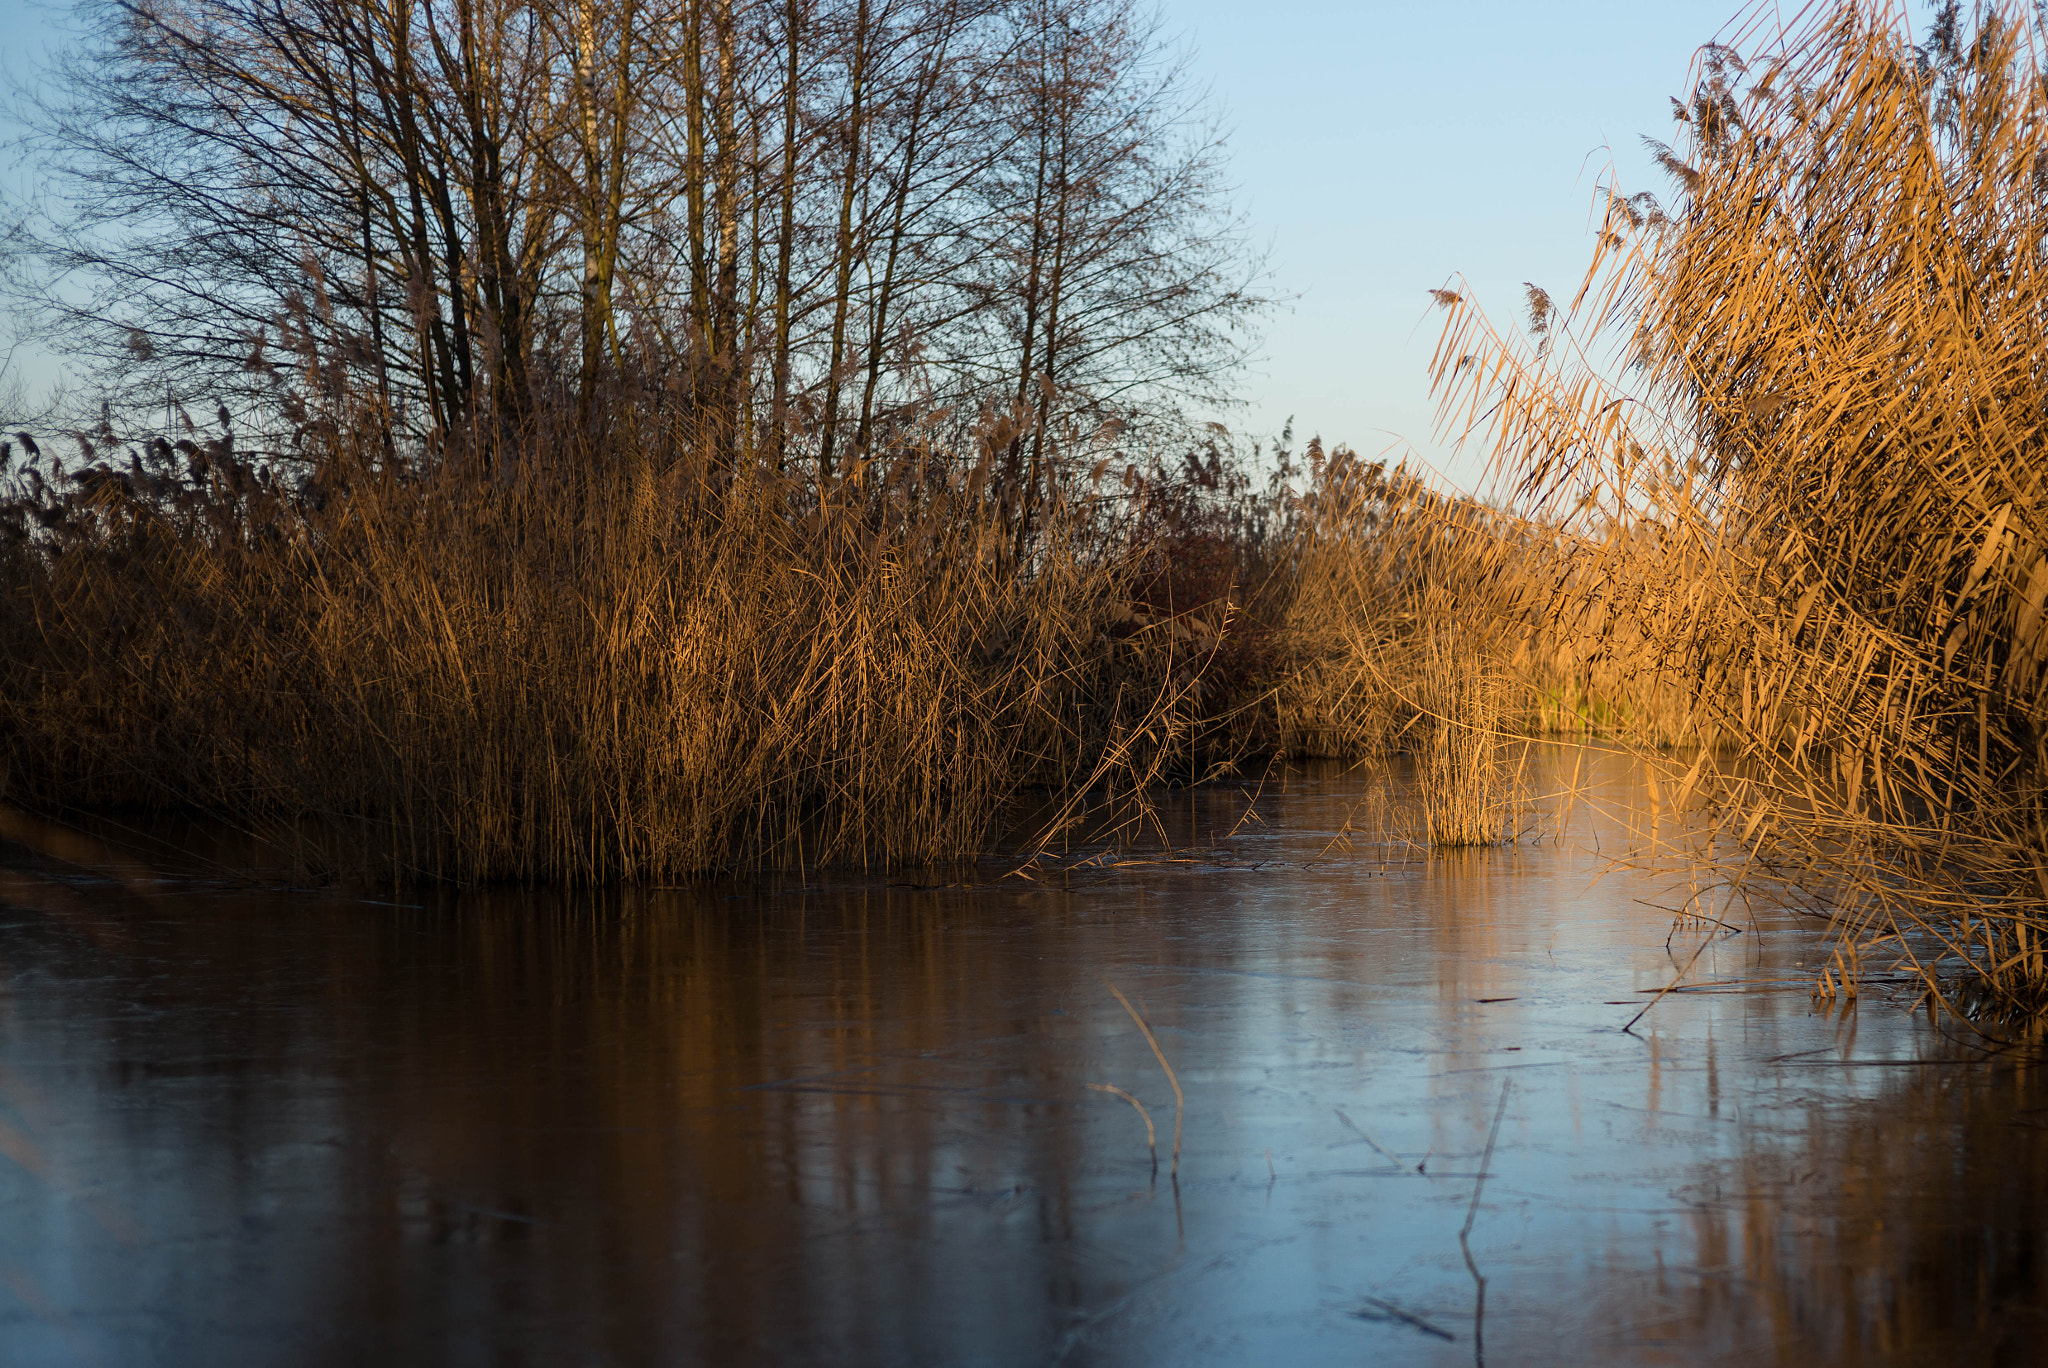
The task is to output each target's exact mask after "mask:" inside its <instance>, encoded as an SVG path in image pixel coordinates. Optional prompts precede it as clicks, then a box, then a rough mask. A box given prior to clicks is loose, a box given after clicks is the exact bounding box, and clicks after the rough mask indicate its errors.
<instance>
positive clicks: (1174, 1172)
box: [1102, 979, 1187, 1178]
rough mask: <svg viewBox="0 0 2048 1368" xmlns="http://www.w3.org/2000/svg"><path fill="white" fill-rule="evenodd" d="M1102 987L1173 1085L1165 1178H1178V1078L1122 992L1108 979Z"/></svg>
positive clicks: (1180, 1106)
mask: <svg viewBox="0 0 2048 1368" xmlns="http://www.w3.org/2000/svg"><path fill="white" fill-rule="evenodd" d="M1102 986H1103V987H1105V988H1107V989H1109V991H1110V992H1112V993H1114V994H1116V1000H1117V1001H1118V1002H1121V1003H1122V1004H1123V1005H1124V1010H1125V1011H1126V1012H1129V1013H1130V1014H1131V1020H1133V1021H1135V1022H1137V1023H1138V1029H1139V1030H1140V1031H1143V1032H1144V1033H1145V1043H1146V1044H1147V1045H1150V1046H1151V1047H1152V1056H1153V1058H1155V1059H1157V1060H1158V1061H1159V1067H1160V1068H1162V1069H1164V1070H1166V1081H1167V1082H1168V1083H1171V1084H1172V1085H1173V1167H1172V1168H1171V1169H1169V1170H1167V1176H1168V1177H1170V1178H1178V1177H1180V1121H1181V1113H1182V1112H1183V1111H1185V1110H1186V1105H1187V1104H1186V1099H1185V1098H1183V1097H1182V1096H1181V1092H1180V1078H1179V1076H1178V1075H1176V1074H1175V1073H1174V1071H1173V1065H1171V1064H1169V1063H1167V1062H1166V1051H1164V1050H1162V1049H1160V1048H1159V1039H1158V1037H1156V1036H1154V1035H1153V1034H1152V1028H1151V1027H1150V1026H1147V1025H1146V1024H1145V1018H1143V1017H1141V1016H1139V1015H1138V1009H1137V1008H1135V1007H1133V1006H1131V1000H1130V999H1129V998H1127V997H1125V996H1124V995H1123V991H1122V990H1121V989H1120V988H1118V987H1117V986H1116V985H1115V984H1114V983H1111V982H1110V981H1109V980H1108V979H1104V980H1103V981H1102Z"/></svg>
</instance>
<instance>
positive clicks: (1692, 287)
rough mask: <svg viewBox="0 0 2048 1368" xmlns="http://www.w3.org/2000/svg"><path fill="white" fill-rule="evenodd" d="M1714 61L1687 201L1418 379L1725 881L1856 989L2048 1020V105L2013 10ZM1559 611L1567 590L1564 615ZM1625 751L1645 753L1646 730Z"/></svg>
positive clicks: (1520, 619)
mask: <svg viewBox="0 0 2048 1368" xmlns="http://www.w3.org/2000/svg"><path fill="white" fill-rule="evenodd" d="M1775 13H1776V12H1775V11H1771V10H1759V11H1756V13H1755V16H1754V21H1753V22H1751V23H1749V24H1747V25H1746V26H1743V27H1740V28H1739V30H1738V32H1737V33H1736V35H1735V37H1734V38H1733V40H1732V41H1731V42H1730V43H1729V44H1728V45H1725V46H1716V47H1711V48H1708V49H1706V50H1705V51H1704V52H1703V53H1702V55H1701V59H1700V62H1699V65H1698V67H1697V68H1696V71H1695V73H1694V75H1695V80H1694V83H1693V89H1692V91H1691V93H1690V95H1689V97H1688V98H1687V99H1686V100H1684V101H1680V102H1674V104H1675V108H1676V114H1677V118H1678V136H1677V137H1676V138H1675V139H1674V141H1673V144H1672V145H1670V146H1668V147H1666V146H1663V145H1658V146H1657V148H1656V150H1657V152H1658V155H1659V157H1660V159H1661V160H1662V161H1663V162H1664V164H1665V166H1666V168H1667V170H1669V171H1670V172H1671V174H1672V176H1673V178H1674V182H1675V191H1676V193H1675V198H1674V199H1673V200H1672V201H1671V203H1669V204H1668V205H1665V204H1661V203H1660V202H1659V201H1658V200H1657V199H1655V198H1654V197H1652V196H1648V195H1641V194H1638V195H1633V196H1624V195H1623V194H1622V193H1621V192H1620V191H1619V190H1610V191H1609V192H1608V195H1607V199H1606V203H1605V206H1604V222H1603V223H1602V225H1601V230H1600V234H1599V245H1598V248H1597V255H1596V259H1595V261H1594V263H1593V266H1592V269H1591V270H1590V272H1589V274H1588V276H1587V278H1586V280H1585V282H1584V284H1583V285H1582V286H1581V288H1580V289H1579V290H1578V291H1577V292H1576V293H1575V294H1574V295H1573V296H1571V297H1570V298H1569V299H1568V300H1566V299H1558V300H1553V299H1552V298H1551V297H1550V296H1549V295H1548V294H1546V293H1544V292H1542V291H1540V290H1537V289H1535V288H1534V287H1531V291H1530V297H1529V301H1528V303H1529V320H1528V322H1529V326H1528V328H1527V330H1526V331H1525V333H1523V334H1522V335H1513V334H1509V333H1506V332H1503V331H1501V330H1499V329H1497V328H1496V327H1494V326H1493V325H1492V324H1491V323H1490V322H1489V321H1488V320H1487V319H1486V317H1485V316H1484V314H1483V313H1481V312H1480V310H1479V309H1478V307H1477V305H1476V303H1475V302H1474V301H1472V300H1471V299H1470V298H1469V297H1467V296H1465V295H1464V294H1463V293H1461V292H1459V291H1455V290H1446V291H1444V292H1442V294H1441V295H1440V302H1442V303H1443V304H1444V305H1445V306H1446V307H1447V309H1448V310H1449V318H1448V321H1447V326H1446V330H1445V333H1444V338H1443V342H1442V344H1441V346H1440V348H1439V351H1438V355H1437V358H1436V363H1435V374H1436V380H1437V384H1438V386H1439V392H1440V395H1441V397H1442V400H1443V404H1444V412H1445V414H1446V418H1447V421H1448V422H1449V424H1450V426H1451V428H1452V429H1453V431H1454V432H1462V433H1472V434H1483V435H1484V437H1485V439H1486V440H1488V441H1490V442H1491V443H1492V444H1493V450H1494V452H1495V454H1496V458H1497V460H1498V462H1499V467H1498V468H1499V469H1500V471H1501V473H1502V475H1503V477H1504V478H1505V480H1506V481H1507V487H1508V490H1509V492H1510V494H1511V496H1512V497H1513V498H1514V500H1515V502H1516V506H1517V507H1518V508H1520V509H1522V510H1524V511H1525V513H1526V514H1527V516H1529V517H1530V519H1531V520H1532V522H1534V523H1536V524H1538V525H1542V526H1545V527H1548V528H1549V529H1551V539H1552V541H1553V543H1554V544H1555V545H1556V546H1557V547H1558V548H1559V549H1560V554H1558V555H1556V556H1554V557H1550V558H1549V559H1548V562H1547V563H1548V565H1549V566H1550V567H1551V569H1552V571H1553V572H1552V573H1549V574H1547V575H1546V574H1545V573H1544V571H1543V570H1541V569H1537V570H1535V571H1533V572H1531V573H1529V574H1522V575H1518V576H1517V579H1518V581H1519V583H1518V584H1516V585H1511V586H1507V585H1504V586H1501V588H1500V589H1499V591H1498V592H1497V593H1496V594H1495V595H1494V596H1493V598H1492V599H1491V601H1490V604H1489V606H1490V607H1492V608H1493V609H1494V610H1495V613H1496V617H1497V619H1498V620H1500V621H1503V622H1513V623H1518V624H1521V623H1528V622H1531V621H1535V622H1538V623H1540V631H1539V635H1540V636H1542V637H1544V638H1546V639H1547V640H1548V641H1549V642H1550V643H1551V644H1552V646H1554V647H1555V648H1556V650H1557V651H1558V652H1561V658H1562V659H1563V663H1565V664H1566V665H1567V666H1568V667H1571V668H1575V669H1578V670H1580V671H1581V672H1582V673H1583V674H1585V675H1586V676H1588V677H1590V676H1591V675H1594V674H1597V673H1599V672H1601V671H1606V672H1608V673H1610V674H1612V673H1615V672H1623V673H1626V672H1628V671H1634V672H1635V673H1636V674H1637V676H1638V677H1637V679H1636V680H1635V681H1633V683H1632V684H1628V685H1627V688H1626V692H1628V693H1631V694H1633V695H1634V698H1633V699H1632V700H1630V704H1629V705H1630V706H1631V707H1636V708H1640V709H1644V710H1646V711H1645V712H1644V714H1643V717H1644V719H1645V720H1647V719H1648V718H1649V717H1650V716H1651V715H1652V714H1654V715H1655V717H1656V724H1655V726H1654V727H1651V728H1650V729H1649V730H1650V731H1659V730H1661V731H1664V732H1665V733H1666V734H1665V735H1663V736H1662V737H1661V738H1659V739H1663V740H1666V741H1671V740H1676V741H1680V742H1682V743H1683V744H1684V745H1685V746H1687V747H1688V748H1689V749H1690V751H1691V753H1692V754H1694V755H1696V756H1697V757H1698V758H1697V762H1696V763H1693V764H1692V765H1691V767H1690V773H1689V774H1688V775H1687V777H1686V778H1685V780H1684V781H1683V783H1682V784H1681V786H1680V789H1681V791H1680V793H1679V795H1678V797H1679V800H1680V802H1681V804H1683V803H1686V802H1690V803H1692V804H1695V805H1697V806H1698V807H1699V808H1701V809H1702V810H1703V811H1704V812H1705V813H1706V814H1707V817H1708V820H1709V823H1710V825H1709V830H1708V835H1709V838H1710V840H1709V843H1708V845H1707V846H1706V847H1704V848H1707V849H1711V850H1717V851H1719V852H1720V854H1721V856H1722V857H1724V858H1726V859H1729V860H1731V861H1733V862H1735V865H1736V868H1735V869H1733V870H1731V876H1733V877H1738V878H1740V879H1745V880H1749V881H1751V882H1752V883H1754V882H1755V881H1757V880H1761V879H1768V880H1770V881H1775V883H1776V884H1777V886H1779V887H1780V888H1783V889H1785V890H1787V892H1788V894H1790V895H1795V896H1802V897H1808V898H1811V899H1813V900H1815V902H1816V903H1818V904H1819V905H1822V906H1824V907H1826V908H1828V909H1830V910H1831V912H1832V914H1833V915H1834V917H1835V918H1836V919H1837V920H1836V925H1837V929H1838V931H1839V932H1840V935H1841V937H1842V939H1843V943H1844V945H1845V946H1848V947H1850V950H1851V953H1850V954H1849V955H1847V956H1846V957H1845V960H1847V961H1854V962H1856V963H1861V964H1871V963H1872V957H1873V956H1875V957H1876V961H1877V964H1876V965H1875V966H1874V967H1882V966H1883V964H1884V963H1887V962H1897V963H1900V964H1903V965H1904V966H1905V967H1906V968H1907V969H1908V970H1909V972H1912V973H1914V974H1917V975H1918V976H1919V978H1920V980H1921V981H1922V983H1923V984H1924V987H1925V990H1926V992H1927V994H1929V995H1931V996H1932V997H1933V998H1935V999H1936V1000H1938V1001H1943V1002H1950V1003H1953V1001H1954V998H1955V994H1956V992H1957V988H1956V985H1957V984H1958V983H1966V984H1968V985H1970V987H1969V988H1968V992H1969V993H1970V995H1971V996H1972V999H1973V1001H1976V1002H1979V1003H1989V1004H1995V1005H1998V1006H2001V1007H2003V1008H2007V1009H2019V1010H2024V1011H2035V1010H2039V1009H2040V1008H2042V1007H2043V1006H2048V944H2044V939H2043V938H2044V934H2048V820H2044V818H2048V811H2044V801H2048V797H2044V795H2048V700H2044V698H2043V693H2042V690H2043V667H2044V665H2048V610H2044V606H2043V605H2044V601H2048V487H2044V480H2048V463H2044V460H2043V456H2044V452H2043V436H2044V423H2048V417H2044V415H2048V388H2044V386H2048V365H2044V361H2048V257H2044V254H2043V252H2042V250H2041V246H2040V244H2041V243H2042V242H2043V241H2044V240H2048V191H2044V187H2048V178H2044V170H2043V168H2044V167H2048V90H2044V86H2043V82H2042V79H2041V75H2042V72H2041V63H2040V56H2041V32H2040V29H2039V27H2038V25H2037V23H2036V21H2035V18H2034V16H2033V15H2032V14H2031V13H2029V12H2028V11H2026V10H2025V9H2023V8H2021V7H2019V6H2016V5H2009V4H1988V5H1985V6H1982V7H1980V8H1979V9H1977V10H1975V11H1973V12H1971V13H1968V14H1965V13H1963V12H1962V11H1960V10H1959V9H1958V8H1956V7H1954V6H1950V7H1947V8H1945V9H1944V10H1942V11H1941V12H1939V14H1938V15H1937V19H1936V22H1935V24H1934V26H1933V27H1932V29H1931V30H1930V31H1929V33H1928V34H1927V35H1925V37H1924V39H1923V40H1922V41H1920V42H1919V43H1917V44H1916V43H1914V42H1913V41H1912V35H1911V34H1910V33H1909V32H1908V29H1907V26H1906V23H1905V19H1904V15H1903V11H1902V10H1901V9H1899V8H1897V7H1895V6H1891V5H1869V4H1853V3H1837V4H1833V5H1825V6H1819V7H1815V8H1813V9H1810V10H1808V11H1805V12H1803V14H1802V15H1801V16H1800V18H1799V19H1798V20H1797V21H1795V22H1793V23H1792V24H1790V25H1787V26H1780V25H1779V23H1778V21H1777V20H1776V18H1775V17H1774V16H1775ZM1546 581H1547V582H1546ZM1639 734H1641V733H1640V729H1639Z"/></svg>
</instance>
